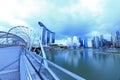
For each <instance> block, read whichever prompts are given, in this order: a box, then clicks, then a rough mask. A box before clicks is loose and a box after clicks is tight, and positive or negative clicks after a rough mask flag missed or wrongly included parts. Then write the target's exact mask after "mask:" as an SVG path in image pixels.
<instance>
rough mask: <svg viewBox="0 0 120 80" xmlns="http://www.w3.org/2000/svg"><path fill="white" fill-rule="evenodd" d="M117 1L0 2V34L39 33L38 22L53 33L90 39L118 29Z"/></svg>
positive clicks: (119, 14) (25, 0)
mask: <svg viewBox="0 0 120 80" xmlns="http://www.w3.org/2000/svg"><path fill="white" fill-rule="evenodd" d="M119 4H120V0H0V30H5V31H6V30H8V29H10V28H11V27H14V26H18V25H23V26H27V27H31V28H32V29H34V31H35V32H39V29H38V28H39V25H38V21H41V22H42V23H43V24H44V25H45V26H46V27H47V28H48V29H50V30H51V31H53V32H55V33H56V39H57V40H63V39H65V38H68V37H72V36H79V37H81V38H83V39H84V38H86V37H87V38H92V37H93V36H99V35H101V34H103V35H104V37H105V38H107V39H109V38H110V35H111V33H115V32H116V31H117V30H119V28H120V26H119V25H120V9H119V8H120V5H119Z"/></svg>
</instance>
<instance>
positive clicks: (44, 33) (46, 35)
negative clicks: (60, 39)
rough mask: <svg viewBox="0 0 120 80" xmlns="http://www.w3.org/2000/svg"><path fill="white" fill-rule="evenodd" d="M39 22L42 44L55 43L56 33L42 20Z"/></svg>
mask: <svg viewBox="0 0 120 80" xmlns="http://www.w3.org/2000/svg"><path fill="white" fill-rule="evenodd" d="M38 24H39V25H40V29H41V36H40V39H41V42H42V44H43V45H47V44H51V43H55V33H54V32H52V31H50V30H49V29H47V28H46V26H45V25H44V24H42V23H41V22H38Z"/></svg>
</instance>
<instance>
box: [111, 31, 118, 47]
mask: <svg viewBox="0 0 120 80" xmlns="http://www.w3.org/2000/svg"><path fill="white" fill-rule="evenodd" d="M111 42H112V46H113V47H116V43H117V39H116V36H115V34H114V33H112V34H111Z"/></svg>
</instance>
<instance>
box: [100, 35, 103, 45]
mask: <svg viewBox="0 0 120 80" xmlns="http://www.w3.org/2000/svg"><path fill="white" fill-rule="evenodd" d="M99 44H100V45H99V46H100V47H104V37H103V35H100V40H99Z"/></svg>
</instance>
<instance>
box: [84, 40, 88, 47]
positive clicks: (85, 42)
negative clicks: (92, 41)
mask: <svg viewBox="0 0 120 80" xmlns="http://www.w3.org/2000/svg"><path fill="white" fill-rule="evenodd" d="M84 48H88V39H87V38H85V39H84Z"/></svg>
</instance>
